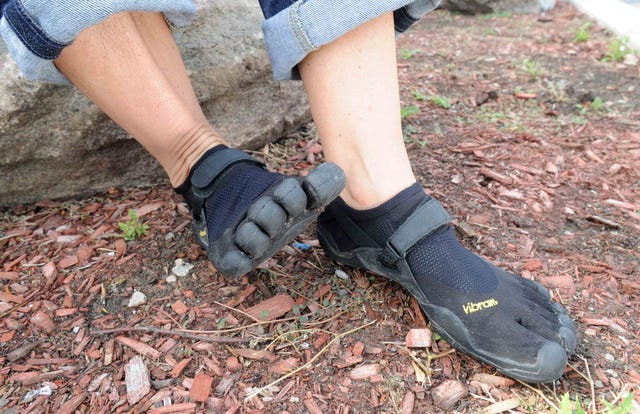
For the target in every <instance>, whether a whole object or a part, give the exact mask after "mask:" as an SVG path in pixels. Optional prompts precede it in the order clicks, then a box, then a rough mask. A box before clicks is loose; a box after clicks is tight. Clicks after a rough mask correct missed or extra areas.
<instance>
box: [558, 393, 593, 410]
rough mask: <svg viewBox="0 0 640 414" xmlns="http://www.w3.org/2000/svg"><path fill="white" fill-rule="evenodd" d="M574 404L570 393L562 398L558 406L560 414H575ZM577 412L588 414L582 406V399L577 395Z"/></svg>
mask: <svg viewBox="0 0 640 414" xmlns="http://www.w3.org/2000/svg"><path fill="white" fill-rule="evenodd" d="M573 411H574V410H573V404H571V397H570V396H569V393H566V394H564V395H563V396H562V399H561V400H560V404H558V414H573ZM575 412H576V414H587V413H586V412H585V411H584V409H583V408H582V404H581V403H580V399H579V398H578V396H577V395H576V404H575Z"/></svg>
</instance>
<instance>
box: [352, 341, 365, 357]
mask: <svg viewBox="0 0 640 414" xmlns="http://www.w3.org/2000/svg"><path fill="white" fill-rule="evenodd" d="M363 352H364V344H363V343H362V342H360V341H358V342H356V343H355V345H353V350H352V351H351V353H352V354H353V355H355V356H360V355H362V353H363Z"/></svg>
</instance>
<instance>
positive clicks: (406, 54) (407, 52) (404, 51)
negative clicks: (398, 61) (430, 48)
mask: <svg viewBox="0 0 640 414" xmlns="http://www.w3.org/2000/svg"><path fill="white" fill-rule="evenodd" d="M420 52H422V51H421V50H420V49H409V48H406V47H403V48H401V49H400V57H401V58H402V59H404V60H409V59H411V58H412V57H414V56H415V55H417V54H418V53H420Z"/></svg>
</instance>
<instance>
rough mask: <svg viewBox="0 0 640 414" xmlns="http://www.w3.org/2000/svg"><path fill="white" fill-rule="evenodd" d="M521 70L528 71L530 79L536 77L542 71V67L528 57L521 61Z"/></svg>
mask: <svg viewBox="0 0 640 414" xmlns="http://www.w3.org/2000/svg"><path fill="white" fill-rule="evenodd" d="M522 70H524V71H525V72H526V73H528V74H529V76H530V77H531V79H538V78H539V77H540V76H541V75H542V74H543V73H544V69H543V68H542V66H540V64H539V63H538V62H536V61H535V60H529V59H525V60H523V61H522Z"/></svg>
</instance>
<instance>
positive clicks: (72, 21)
mask: <svg viewBox="0 0 640 414" xmlns="http://www.w3.org/2000/svg"><path fill="white" fill-rule="evenodd" d="M259 1H260V6H261V7H262V10H263V12H264V14H265V17H266V20H265V22H264V24H263V27H262V28H263V31H264V34H265V42H266V47H267V51H268V53H269V57H270V59H271V63H272V66H273V74H274V77H275V78H276V79H294V78H297V77H298V74H297V69H296V67H297V64H298V63H299V62H300V61H301V60H302V59H304V57H305V56H306V55H307V54H308V53H309V52H311V51H313V50H316V49H317V48H318V47H320V46H322V45H324V44H327V43H330V42H331V41H333V40H335V39H336V38H338V37H340V36H341V35H343V34H344V33H346V32H348V31H349V30H351V29H353V28H355V27H357V26H359V25H361V24H362V23H365V22H366V21H368V20H371V19H373V18H375V17H377V16H379V15H381V14H384V13H387V12H391V11H393V12H394V18H395V25H396V31H397V32H403V31H405V30H406V29H407V28H408V27H409V26H410V25H411V24H413V23H414V22H415V21H417V20H418V19H419V18H420V17H421V16H422V15H423V14H424V13H426V12H428V11H431V10H433V9H434V8H435V7H436V6H437V5H438V3H439V2H440V0H378V1H372V0H350V1H346V0H298V1H293V0H259ZM121 11H149V12H162V13H164V15H165V17H166V19H167V20H168V21H169V22H170V23H171V24H172V25H174V26H176V27H182V26H185V25H187V24H188V23H189V22H190V21H191V20H192V19H193V18H194V16H195V13H196V7H195V5H194V3H193V1H192V0H96V1H89V0H75V1H73V0H58V1H50V0H0V14H1V15H2V17H1V18H0V34H1V35H2V37H3V39H4V41H5V43H6V44H7V48H8V50H9V52H10V53H11V55H12V57H13V58H14V60H15V61H16V62H17V64H18V66H19V68H20V70H21V71H22V73H23V74H24V75H25V76H26V77H27V78H28V79H32V80H46V81H50V82H55V83H68V81H67V80H66V78H65V77H64V75H62V74H61V73H60V72H59V71H58V70H57V69H56V67H55V66H54V65H53V59H55V58H56V57H58V56H59V55H60V52H61V51H62V50H63V49H64V48H65V47H66V46H68V45H69V44H71V42H72V41H73V39H75V37H76V36H77V35H78V33H79V32H80V31H81V30H83V29H85V28H87V27H89V26H92V25H95V24H97V23H99V22H100V21H102V20H103V19H105V18H106V17H108V16H110V15H111V14H114V13H117V12H121Z"/></svg>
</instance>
